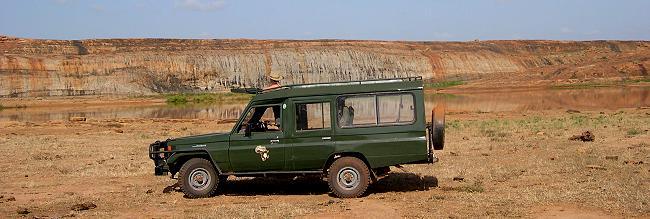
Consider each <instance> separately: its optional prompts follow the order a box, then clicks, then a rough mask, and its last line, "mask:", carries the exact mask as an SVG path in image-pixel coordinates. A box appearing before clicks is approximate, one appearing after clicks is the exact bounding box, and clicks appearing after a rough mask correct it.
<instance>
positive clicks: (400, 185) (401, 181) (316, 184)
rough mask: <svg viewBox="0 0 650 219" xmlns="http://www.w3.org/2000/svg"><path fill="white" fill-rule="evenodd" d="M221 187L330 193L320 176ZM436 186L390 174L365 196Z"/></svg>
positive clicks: (250, 192) (228, 191)
mask: <svg viewBox="0 0 650 219" xmlns="http://www.w3.org/2000/svg"><path fill="white" fill-rule="evenodd" d="M177 186H178V185H176V184H174V185H170V186H168V187H167V188H165V190H166V191H170V190H172V188H173V191H175V192H181V191H180V189H179V188H178V187H177ZM222 186H223V187H222V188H220V189H219V193H217V195H227V196H254V195H321V194H328V193H330V190H329V187H328V185H327V181H325V180H324V179H322V178H321V177H319V176H304V177H294V178H274V177H267V178H264V177H255V178H253V177H251V178H237V179H235V180H228V181H227V182H226V183H225V184H223V185H222ZM437 186H438V178H436V177H435V176H420V175H417V174H414V173H401V172H391V173H389V174H387V175H386V176H384V177H382V178H380V179H379V180H378V181H377V182H375V183H374V184H372V185H370V187H369V188H368V192H366V195H369V194H379V193H387V192H408V191H426V190H428V189H429V188H432V187H437ZM330 195H331V194H330Z"/></svg>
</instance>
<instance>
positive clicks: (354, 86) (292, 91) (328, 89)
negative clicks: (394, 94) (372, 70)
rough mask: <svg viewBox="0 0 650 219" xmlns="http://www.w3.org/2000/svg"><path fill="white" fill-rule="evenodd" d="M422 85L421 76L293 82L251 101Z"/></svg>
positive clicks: (407, 88)
mask: <svg viewBox="0 0 650 219" xmlns="http://www.w3.org/2000/svg"><path fill="white" fill-rule="evenodd" d="M423 86H424V85H423V82H422V77H408V78H393V79H380V80H364V81H345V82H329V83H315V84H294V85H287V86H282V87H280V88H277V89H273V90H269V91H264V92H262V93H259V94H257V95H256V96H255V97H253V101H263V100H271V99H284V98H289V97H305V96H321V95H338V94H356V93H372V92H386V91H402V90H417V89H419V90H422V88H423Z"/></svg>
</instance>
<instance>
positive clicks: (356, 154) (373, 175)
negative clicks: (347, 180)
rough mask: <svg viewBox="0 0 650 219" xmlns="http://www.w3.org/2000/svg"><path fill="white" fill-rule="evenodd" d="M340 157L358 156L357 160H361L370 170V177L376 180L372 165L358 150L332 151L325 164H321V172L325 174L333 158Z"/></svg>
mask: <svg viewBox="0 0 650 219" xmlns="http://www.w3.org/2000/svg"><path fill="white" fill-rule="evenodd" d="M342 157H355V158H358V159H359V160H361V161H363V163H364V164H366V166H367V167H368V170H370V177H371V178H372V180H373V181H375V180H377V176H376V174H375V171H373V169H372V166H370V162H368V159H366V156H364V155H363V154H362V153H360V152H336V153H333V154H332V155H330V156H329V158H327V162H325V165H323V173H325V174H327V170H328V169H329V167H330V166H331V165H332V163H334V161H335V160H337V159H339V158H342Z"/></svg>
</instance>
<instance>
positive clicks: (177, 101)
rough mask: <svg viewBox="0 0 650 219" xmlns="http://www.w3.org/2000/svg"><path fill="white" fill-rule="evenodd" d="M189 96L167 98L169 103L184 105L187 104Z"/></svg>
mask: <svg viewBox="0 0 650 219" xmlns="http://www.w3.org/2000/svg"><path fill="white" fill-rule="evenodd" d="M187 102H188V101H187V96H185V95H183V94H173V95H169V96H167V103H172V104H184V103H187Z"/></svg>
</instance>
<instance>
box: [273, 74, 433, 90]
mask: <svg viewBox="0 0 650 219" xmlns="http://www.w3.org/2000/svg"><path fill="white" fill-rule="evenodd" d="M418 80H420V81H421V80H422V76H416V77H405V78H388V79H371V80H358V81H339V82H323V83H312V84H293V85H285V86H282V88H310V87H325V86H343V85H365V84H383V83H395V82H405V81H418Z"/></svg>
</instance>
